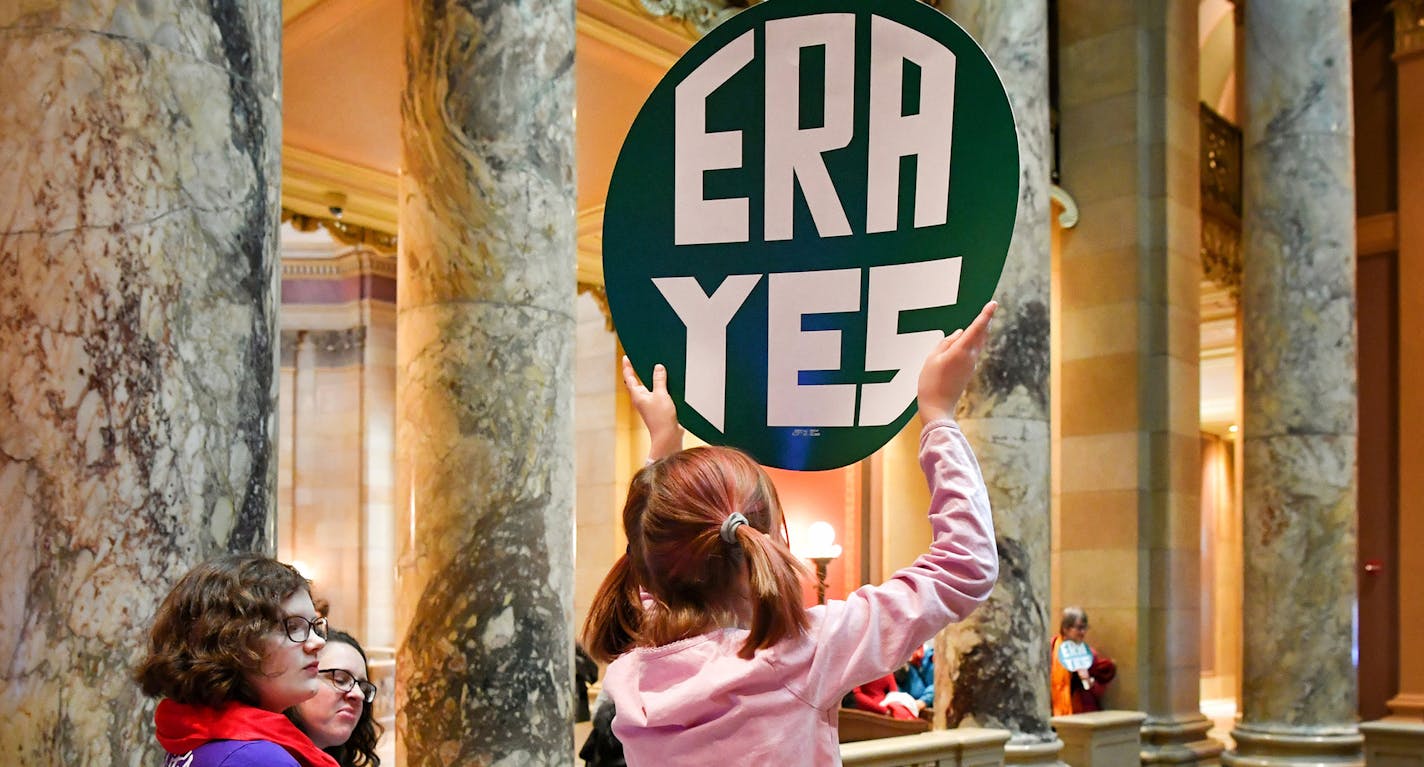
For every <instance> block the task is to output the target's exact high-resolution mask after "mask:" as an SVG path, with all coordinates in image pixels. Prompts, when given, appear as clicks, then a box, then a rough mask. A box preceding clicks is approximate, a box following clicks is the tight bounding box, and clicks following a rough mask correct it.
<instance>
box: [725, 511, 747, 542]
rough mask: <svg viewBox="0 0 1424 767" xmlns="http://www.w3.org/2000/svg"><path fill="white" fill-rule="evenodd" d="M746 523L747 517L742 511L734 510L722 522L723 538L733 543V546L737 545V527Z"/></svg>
mask: <svg viewBox="0 0 1424 767" xmlns="http://www.w3.org/2000/svg"><path fill="white" fill-rule="evenodd" d="M746 523H747V518H746V516H744V515H743V514H742V512H740V511H734V512H732V513H731V514H730V515H729V516H728V517H727V518H726V519H725V520H723V522H722V531H721V534H722V540H724V541H726V542H727V543H730V544H732V545H733V546H735V545H737V528H739V527H741V526H742V525H745V524H746Z"/></svg>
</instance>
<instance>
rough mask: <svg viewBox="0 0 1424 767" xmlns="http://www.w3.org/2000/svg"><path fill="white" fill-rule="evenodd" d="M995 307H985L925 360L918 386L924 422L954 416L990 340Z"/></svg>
mask: <svg viewBox="0 0 1424 767" xmlns="http://www.w3.org/2000/svg"><path fill="white" fill-rule="evenodd" d="M998 306H999V304H998V302H996V301H990V302H989V303H987V304H985V305H984V309H983V310H982V311H980V312H979V316H978V317H975V318H974V321H973V322H971V323H969V327H967V328H965V329H963V330H956V331H954V332H953V333H951V334H950V335H949V336H948V337H946V338H945V339H944V340H943V341H940V342H939V345H938V346H936V347H935V348H934V351H932V352H930V354H929V356H928V357H926V358H925V364H924V367H922V368H920V385H919V402H920V417H921V418H923V419H924V421H925V423H929V422H931V421H936V420H939V419H941V418H948V417H950V416H952V415H954V406H955V405H956V404H958V403H959V398H960V397H961V396H963V395H964V389H965V388H966V387H968V386H969V379H970V378H971V377H972V376H973V375H974V365H975V363H976V362H977V361H978V360H979V353H980V352H982V351H984V344H985V343H986V342H987V341H988V340H989V318H990V317H993V316H994V310H995V309H997V308H998Z"/></svg>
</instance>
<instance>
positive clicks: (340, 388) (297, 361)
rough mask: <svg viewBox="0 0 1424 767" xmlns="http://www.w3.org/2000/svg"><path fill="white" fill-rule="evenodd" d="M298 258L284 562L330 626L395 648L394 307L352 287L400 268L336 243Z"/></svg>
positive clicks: (304, 248)
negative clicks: (297, 571) (308, 583)
mask: <svg viewBox="0 0 1424 767" xmlns="http://www.w3.org/2000/svg"><path fill="white" fill-rule="evenodd" d="M293 250H294V251H296V255H295V257H289V258H287V259H286V260H285V261H284V280H285V281H286V282H287V284H288V287H289V288H292V286H293V284H294V283H298V282H304V283H306V284H305V285H304V286H298V287H296V288H295V289H289V290H287V291H285V292H286V295H287V300H286V302H284V304H283V306H282V313H281V328H282V334H281V338H282V349H281V363H282V364H281V370H280V390H279V410H278V412H279V414H280V416H279V417H280V418H281V423H280V427H279V440H278V444H279V451H278V472H279V476H278V509H277V555H278V557H279V558H281V559H283V560H284V561H288V562H295V563H299V564H300V566H301V568H302V569H303V572H304V574H306V575H307V576H308V577H309V578H311V579H312V581H313V586H314V592H315V595H316V596H317V597H319V598H324V599H326V600H327V601H328V602H329V603H330V612H329V616H328V617H329V618H330V620H331V623H332V625H333V626H335V627H338V628H340V629H342V630H345V631H349V632H351V633H353V634H354V635H355V636H356V637H357V638H358V639H360V640H361V641H362V643H363V644H365V645H367V646H370V647H389V646H392V645H394V643H395V636H394V632H395V596H394V579H395V573H394V545H395V528H394V519H395V499H394V497H393V486H394V466H395V453H394V414H395V307H394V305H393V303H392V302H390V301H386V300H379V299H373V298H371V297H369V296H364V293H365V292H366V291H365V289H364V288H360V289H358V288H357V287H354V286H355V285H357V284H358V283H359V282H361V281H362V280H365V281H369V280H370V279H372V277H373V273H372V270H373V269H375V270H376V271H377V272H380V271H381V267H382V265H383V264H384V266H386V267H390V266H391V265H390V264H389V263H386V262H385V261H384V258H385V257H382V256H380V255H378V254H375V253H372V252H369V251H361V250H358V249H352V248H346V247H342V246H338V245H336V244H334V243H331V244H329V245H327V246H324V247H321V246H317V245H313V244H311V243H303V244H299V245H297V246H294V247H293ZM338 283H339V284H342V285H344V286H346V288H347V293H342V292H341V291H335V290H331V288H332V286H333V285H335V284H338ZM313 288H315V289H313ZM343 296H344V297H346V298H349V299H350V300H340V299H341V298H342V297H343ZM363 296H364V297H363Z"/></svg>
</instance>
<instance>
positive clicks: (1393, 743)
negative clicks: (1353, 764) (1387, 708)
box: [1360, 719, 1424, 767]
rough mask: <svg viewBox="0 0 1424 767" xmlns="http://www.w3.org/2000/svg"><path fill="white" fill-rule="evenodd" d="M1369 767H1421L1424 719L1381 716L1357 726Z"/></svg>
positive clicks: (1423, 751) (1423, 753)
mask: <svg viewBox="0 0 1424 767" xmlns="http://www.w3.org/2000/svg"><path fill="white" fill-rule="evenodd" d="M1360 734H1362V735H1364V737H1365V764H1367V765H1369V767H1424V721H1419V720H1414V721H1409V720H1400V719H1380V720H1378V721H1374V722H1364V723H1362V724H1361V725H1360Z"/></svg>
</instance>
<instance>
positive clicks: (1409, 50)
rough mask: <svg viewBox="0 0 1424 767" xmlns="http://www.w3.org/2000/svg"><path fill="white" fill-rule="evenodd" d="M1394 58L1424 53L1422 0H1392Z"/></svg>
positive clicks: (1423, 11) (1423, 8) (1423, 10)
mask: <svg viewBox="0 0 1424 767" xmlns="http://www.w3.org/2000/svg"><path fill="white" fill-rule="evenodd" d="M1389 6H1390V8H1391V9H1393V10H1394V60H1395V61H1400V60H1401V59H1406V58H1410V57H1413V56H1418V55H1419V54H1421V53H1424V0H1394V2H1392V3H1390V4H1389Z"/></svg>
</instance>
